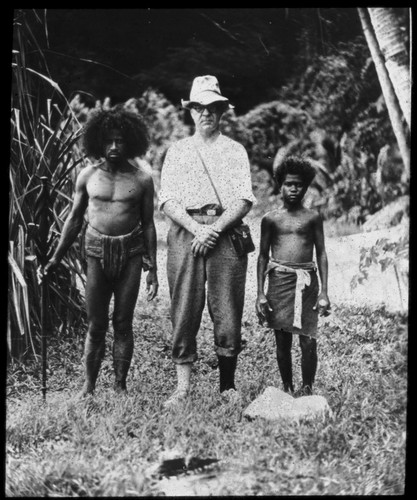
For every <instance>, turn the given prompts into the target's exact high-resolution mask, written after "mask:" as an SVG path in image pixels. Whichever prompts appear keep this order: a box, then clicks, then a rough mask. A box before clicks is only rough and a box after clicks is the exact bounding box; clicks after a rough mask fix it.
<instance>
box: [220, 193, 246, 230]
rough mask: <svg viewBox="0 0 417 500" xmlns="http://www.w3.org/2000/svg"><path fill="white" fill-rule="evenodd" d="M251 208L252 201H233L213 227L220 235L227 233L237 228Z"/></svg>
mask: <svg viewBox="0 0 417 500" xmlns="http://www.w3.org/2000/svg"><path fill="white" fill-rule="evenodd" d="M251 208H252V202H251V201H248V200H233V201H232V203H231V204H230V205H229V206H228V207H227V208H226V210H225V211H224V212H223V213H222V214H221V216H220V217H219V218H218V219H217V220H216V222H215V223H214V224H212V227H213V228H214V229H215V230H216V231H218V232H220V233H221V232H223V231H226V230H227V229H230V228H231V227H233V226H235V225H236V223H237V222H239V220H240V219H243V217H245V215H246V214H247V213H248V212H249V211H250V209H251Z"/></svg>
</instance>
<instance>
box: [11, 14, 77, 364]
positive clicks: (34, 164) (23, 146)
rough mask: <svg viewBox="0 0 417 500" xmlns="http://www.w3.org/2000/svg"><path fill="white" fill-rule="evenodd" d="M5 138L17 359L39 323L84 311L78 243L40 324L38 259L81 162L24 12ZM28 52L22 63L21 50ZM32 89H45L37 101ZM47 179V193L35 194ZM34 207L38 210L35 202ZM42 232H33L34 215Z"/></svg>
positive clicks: (54, 232) (53, 234)
mask: <svg viewBox="0 0 417 500" xmlns="http://www.w3.org/2000/svg"><path fill="white" fill-rule="evenodd" d="M14 28H15V32H14V34H15V49H14V52H13V56H14V60H13V88H14V93H13V100H12V110H11V142H10V170H9V173H10V204H9V256H8V261H9V268H8V269H9V295H8V299H9V303H8V306H9V307H8V311H9V317H8V332H7V338H8V348H9V353H11V354H12V355H13V356H14V357H19V358H21V357H22V356H23V355H24V353H25V352H27V351H28V349H31V352H32V353H33V354H35V355H36V354H39V345H38V344H39V336H40V335H41V330H42V329H44V328H48V329H50V328H52V327H53V329H54V330H55V331H56V330H65V329H66V328H69V327H71V328H74V327H76V326H77V325H79V324H80V321H82V320H83V318H84V312H83V311H84V310H83V305H82V304H83V301H82V297H81V294H80V290H79V287H77V283H76V282H77V278H78V279H81V280H82V279H83V273H82V269H81V266H80V260H79V257H78V256H77V253H78V245H74V247H73V248H72V249H71V250H70V251H69V253H68V255H67V257H66V259H65V260H64V261H63V262H62V264H61V265H60V267H59V268H58V269H57V271H56V274H55V276H54V279H53V281H51V282H50V285H49V287H48V289H47V294H48V297H49V301H48V303H49V310H48V313H47V314H46V316H47V318H48V323H49V324H48V325H42V324H41V286H40V281H39V273H38V269H39V266H41V265H44V264H45V262H46V259H47V257H48V256H50V255H51V250H52V249H53V247H54V244H55V243H56V241H57V238H58V237H59V235H60V233H61V229H62V225H63V222H64V220H65V219H66V216H67V215H68V210H69V204H70V201H71V198H72V192H73V181H74V173H75V169H76V167H77V166H78V165H80V164H81V163H82V162H83V157H82V155H81V153H80V151H79V147H78V139H79V136H80V132H81V127H80V124H79V122H78V121H77V120H76V118H75V116H74V115H73V113H72V112H71V109H70V107H69V106H68V104H67V103H66V100H65V97H64V96H63V95H62V94H61V92H60V89H59V86H58V85H57V84H56V82H54V81H53V80H52V79H51V78H50V76H49V75H48V72H47V67H46V63H45V60H44V59H43V57H42V52H41V51H40V50H39V46H38V45H37V40H36V39H35V38H33V37H32V36H31V30H30V26H29V25H28V24H27V23H26V19H25V17H24V16H21V17H17V18H16V19H15V26H14ZM28 52H36V53H37V54H38V56H39V57H38V59H37V60H36V59H34V58H33V57H32V62H33V63H34V64H33V65H31V66H28V65H27V58H26V54H27V53H28ZM37 96H45V99H44V100H41V99H39V98H38V97H37ZM43 177H46V179H47V189H48V192H49V193H48V194H49V196H48V199H47V198H46V196H45V194H43V195H41V189H42V178H43ZM41 207H42V209H41ZM43 218H45V220H46V222H47V224H48V226H49V231H48V234H46V238H45V239H46V241H42V237H41V234H40V225H41V219H43Z"/></svg>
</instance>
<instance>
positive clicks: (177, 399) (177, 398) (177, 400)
mask: <svg viewBox="0 0 417 500" xmlns="http://www.w3.org/2000/svg"><path fill="white" fill-rule="evenodd" d="M188 393H189V391H188V390H186V389H177V390H176V391H175V392H174V393H173V394H172V395H171V396H170V397H169V398H168V399H167V400H166V401H165V403H164V405H163V406H164V408H166V409H169V408H174V407H177V406H179V405H181V404H183V403H185V402H186V400H187V399H188Z"/></svg>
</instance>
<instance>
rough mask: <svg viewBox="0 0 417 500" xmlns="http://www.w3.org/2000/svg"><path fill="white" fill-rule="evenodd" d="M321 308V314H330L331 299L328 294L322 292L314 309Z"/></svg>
mask: <svg viewBox="0 0 417 500" xmlns="http://www.w3.org/2000/svg"><path fill="white" fill-rule="evenodd" d="M317 309H318V310H319V315H320V316H329V314H330V300H329V297H328V296H327V294H325V293H321V294H320V295H319V296H318V299H317V302H316V305H315V306H314V307H313V310H314V311H316V310H317Z"/></svg>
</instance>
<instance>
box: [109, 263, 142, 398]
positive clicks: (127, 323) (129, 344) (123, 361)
mask: <svg viewBox="0 0 417 500" xmlns="http://www.w3.org/2000/svg"><path fill="white" fill-rule="evenodd" d="M141 271H142V256H141V255H135V256H133V257H131V258H130V259H129V260H128V261H127V263H126V266H125V268H124V269H123V271H122V273H121V276H120V278H119V280H118V281H117V283H116V284H115V286H114V310H113V330H114V341H113V366H114V372H115V379H116V380H115V384H114V388H115V390H116V391H117V392H124V391H126V378H127V373H128V371H129V368H130V363H131V361H132V356H133V330H132V323H133V314H134V311H135V306H136V301H137V298H138V293H139V285H140V277H141Z"/></svg>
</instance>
